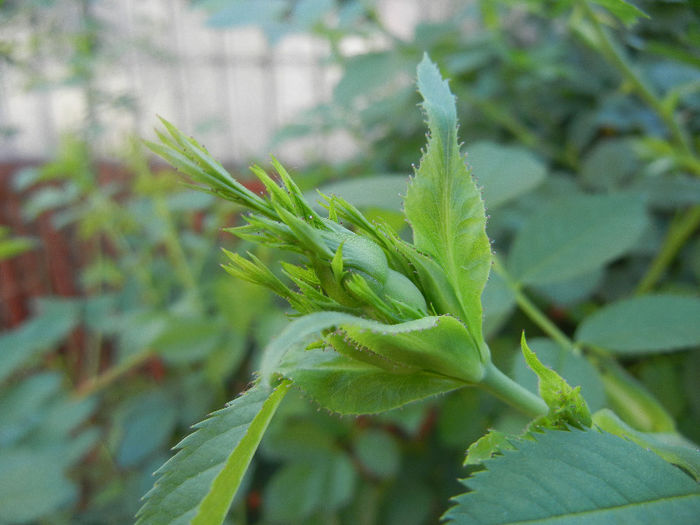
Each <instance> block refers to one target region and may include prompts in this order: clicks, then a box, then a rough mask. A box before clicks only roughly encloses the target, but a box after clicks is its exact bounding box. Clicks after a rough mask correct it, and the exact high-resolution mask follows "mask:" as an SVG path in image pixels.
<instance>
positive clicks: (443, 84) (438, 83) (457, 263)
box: [404, 55, 491, 343]
mask: <svg viewBox="0 0 700 525" xmlns="http://www.w3.org/2000/svg"><path fill="white" fill-rule="evenodd" d="M418 90H419V92H420V93H421V95H422V96H423V99H424V102H423V109H424V110H425V114H426V116H427V119H428V128H429V129H430V138H429V139H428V147H427V150H426V151H425V154H424V155H423V158H422V159H421V163H420V167H419V168H418V170H417V171H416V175H415V177H414V178H413V180H412V181H411V184H410V185H409V187H408V191H407V194H406V199H405V202H404V207H405V211H406V217H407V218H408V220H409V222H410V223H411V226H412V228H413V238H414V243H415V245H416V247H417V248H418V249H419V250H421V251H424V252H426V253H428V254H430V255H431V256H432V257H434V258H435V260H436V261H437V262H438V263H439V264H440V266H441V267H442V269H443V271H444V272H445V274H446V275H447V278H448V281H449V283H450V285H451V286H452V288H453V289H454V292H455V294H456V295H457V298H458V300H459V307H460V309H461V311H460V312H451V313H453V314H455V315H458V316H459V317H460V318H462V319H463V320H464V322H465V323H466V324H467V327H468V329H469V331H470V333H471V335H472V337H473V338H474V339H475V342H476V343H479V342H480V341H481V339H482V336H481V322H482V319H481V292H482V290H483V289H484V285H485V284H486V280H487V278H488V275H489V270H490V266H491V249H490V245H489V240H488V238H487V237H486V229H485V228H486V215H485V212H484V203H483V202H482V200H481V195H480V194H479V190H478V188H477V186H476V184H475V182H474V180H473V179H472V177H471V174H470V173H469V170H468V169H467V166H466V164H465V160H464V157H463V156H462V154H461V153H460V148H459V143H458V142H457V110H456V107H455V99H454V95H452V93H450V89H449V87H448V85H447V81H445V80H443V79H442V78H441V76H440V72H439V71H438V69H437V67H436V66H435V64H433V63H432V62H430V60H429V59H428V57H427V55H426V56H425V57H424V58H423V61H422V62H421V63H420V65H419V66H418Z"/></svg>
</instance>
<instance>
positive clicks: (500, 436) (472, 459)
mask: <svg viewBox="0 0 700 525" xmlns="http://www.w3.org/2000/svg"><path fill="white" fill-rule="evenodd" d="M503 450H513V445H511V444H510V442H509V441H508V435H507V434H504V433H503V432H499V431H498V430H489V431H488V433H487V434H486V435H484V436H482V437H481V438H479V439H478V440H476V441H475V442H474V443H472V444H471V445H470V446H469V448H468V449H467V457H466V458H464V465H479V464H481V463H483V462H484V461H485V460H487V459H489V458H490V457H491V456H493V455H494V454H495V453H497V452H501V451H503Z"/></svg>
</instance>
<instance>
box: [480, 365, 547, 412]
mask: <svg viewBox="0 0 700 525" xmlns="http://www.w3.org/2000/svg"><path fill="white" fill-rule="evenodd" d="M479 386H481V387H483V388H484V389H485V390H487V391H488V392H490V393H491V394H493V395H494V396H496V397H497V398H499V399H501V400H502V401H505V402H506V403H508V404H509V405H510V406H512V407H513V408H516V409H518V410H520V411H521V412H522V413H523V414H525V415H527V416H529V417H539V416H544V415H546V414H547V413H548V412H549V408H548V407H547V404H546V403H545V402H544V401H543V400H542V399H541V398H540V397H538V396H536V395H535V394H533V393H532V392H530V391H529V390H527V389H526V388H525V387H522V386H520V385H519V384H518V383H516V382H515V381H513V380H512V379H511V378H510V377H508V376H507V375H505V374H504V373H503V372H501V371H500V370H499V369H498V368H496V366H495V365H494V364H493V363H489V364H488V365H487V366H486V374H485V375H484V378H483V379H482V380H481V383H479Z"/></svg>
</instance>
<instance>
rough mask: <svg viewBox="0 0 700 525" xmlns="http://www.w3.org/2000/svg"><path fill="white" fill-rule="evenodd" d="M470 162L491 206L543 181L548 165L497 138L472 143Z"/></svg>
mask: <svg viewBox="0 0 700 525" xmlns="http://www.w3.org/2000/svg"><path fill="white" fill-rule="evenodd" d="M467 163H468V164H469V165H470V166H471V169H472V173H473V174H474V177H475V178H476V180H477V181H478V183H479V184H480V185H481V186H483V197H484V202H485V203H486V207H487V208H488V209H489V210H492V209H494V208H496V207H498V206H500V205H502V204H505V203H506V202H508V201H510V200H513V199H515V198H516V197H518V196H519V195H521V194H523V193H527V192H528V191H530V190H531V189H533V188H535V187H536V186H537V185H538V184H540V183H541V182H542V181H543V180H544V177H545V175H546V174H547V168H546V166H545V165H544V164H543V163H542V162H541V161H540V160H539V159H538V158H537V157H536V156H535V155H534V154H532V153H531V152H530V151H528V150H527V149H525V148H522V147H519V146H504V145H502V144H496V143H495V142H486V141H481V142H475V143H473V144H471V145H470V146H469V149H468V154H467Z"/></svg>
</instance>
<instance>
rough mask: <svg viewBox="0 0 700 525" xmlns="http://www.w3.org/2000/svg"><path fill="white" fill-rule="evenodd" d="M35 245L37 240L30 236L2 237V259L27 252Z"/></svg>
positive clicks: (0, 257)
mask: <svg viewBox="0 0 700 525" xmlns="http://www.w3.org/2000/svg"><path fill="white" fill-rule="evenodd" d="M35 245H36V241H35V240H34V239H30V238H29V237H12V238H9V239H4V238H2V237H0V261H2V260H4V259H9V258H11V257H14V256H15V255H19V254H20V253H22V252H26V251H27V250H29V249H31V248H32V247H34V246H35Z"/></svg>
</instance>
